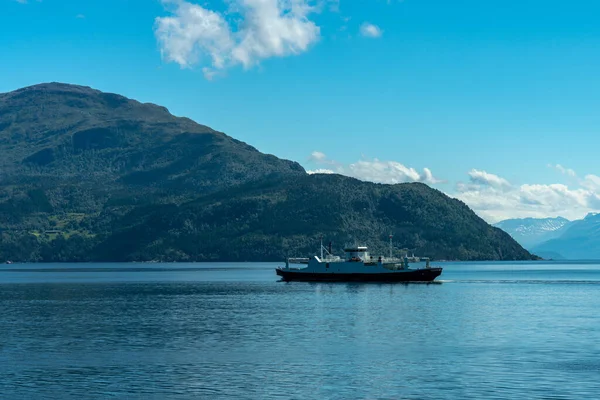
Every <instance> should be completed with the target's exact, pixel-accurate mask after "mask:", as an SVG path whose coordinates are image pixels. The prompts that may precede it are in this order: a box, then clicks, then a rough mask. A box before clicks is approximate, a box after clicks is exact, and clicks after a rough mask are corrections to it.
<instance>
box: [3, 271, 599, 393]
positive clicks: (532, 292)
mask: <svg viewBox="0 0 600 400" xmlns="http://www.w3.org/2000/svg"><path fill="white" fill-rule="evenodd" d="M276 265H278V264H272V263H239V264H232V263H219V264H50V265H48V264H28V265H23V264H21V265H3V266H0V310H1V312H0V327H1V329H0V382H2V385H0V397H2V398H11V399H12V398H17V399H18V398H27V399H29V398H61V399H62V398H106V397H116V398H177V399H187V398H210V399H213V398H236V399H237V398H249V399H274V398H282V399H288V398H297V399H307V398H314V399H325V398H328V399H329V398H331V399H398V398H404V399H422V398H428V399H453V398H461V399H462V398H511V399H513V398H528V399H532V398H540V399H541V398H554V399H556V398H596V397H598V396H600V324H598V317H597V315H598V311H597V310H598V309H600V296H598V293H599V289H600V264H598V263H594V262H579V263H576V262H573V263H568V264H565V263H562V264H561V263H551V262H548V263H541V262H531V263H443V264H441V265H442V266H443V267H444V273H443V274H442V276H441V277H440V278H441V282H440V283H434V284H373V283H370V284H360V283H352V284H343V283H341V284H340V283H283V282H278V279H277V277H276V276H275V273H274V271H273V268H274V267H275V266H276Z"/></svg>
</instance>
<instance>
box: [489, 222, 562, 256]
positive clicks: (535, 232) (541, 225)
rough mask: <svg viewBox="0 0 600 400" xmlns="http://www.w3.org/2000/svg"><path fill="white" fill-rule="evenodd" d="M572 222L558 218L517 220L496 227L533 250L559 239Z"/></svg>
mask: <svg viewBox="0 0 600 400" xmlns="http://www.w3.org/2000/svg"><path fill="white" fill-rule="evenodd" d="M570 222H571V221H569V220H568V219H566V218H563V217H557V218H516V219H507V220H504V221H501V222H498V223H497V224H494V226H496V227H498V228H500V229H502V230H503V231H505V232H506V233H508V234H509V235H510V236H512V237H513V239H515V240H516V241H517V242H519V243H520V244H521V246H523V247H525V248H526V249H531V248H533V247H535V246H537V245H538V244H540V243H543V242H545V241H547V240H550V239H554V238H557V237H559V236H560V235H561V233H562V232H563V231H564V229H565V228H566V227H567V226H568V225H569V223H570Z"/></svg>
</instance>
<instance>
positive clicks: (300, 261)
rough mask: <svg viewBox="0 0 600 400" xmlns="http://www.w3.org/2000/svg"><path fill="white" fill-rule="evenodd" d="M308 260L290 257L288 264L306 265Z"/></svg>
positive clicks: (306, 258)
mask: <svg viewBox="0 0 600 400" xmlns="http://www.w3.org/2000/svg"><path fill="white" fill-rule="evenodd" d="M309 260H310V259H309V258H308V257H291V258H288V262H289V263H290V264H308V261H309Z"/></svg>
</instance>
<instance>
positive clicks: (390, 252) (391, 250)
mask: <svg viewBox="0 0 600 400" xmlns="http://www.w3.org/2000/svg"><path fill="white" fill-rule="evenodd" d="M392 237H394V235H390V258H392Z"/></svg>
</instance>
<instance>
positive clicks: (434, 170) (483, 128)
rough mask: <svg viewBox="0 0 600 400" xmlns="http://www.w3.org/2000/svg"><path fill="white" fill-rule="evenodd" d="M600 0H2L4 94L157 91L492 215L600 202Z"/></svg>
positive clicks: (316, 165)
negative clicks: (75, 87)
mask: <svg viewBox="0 0 600 400" xmlns="http://www.w3.org/2000/svg"><path fill="white" fill-rule="evenodd" d="M599 15H600V2H598V1H585V0H573V1H570V2H565V1H555V0H544V1H541V0H503V1H499V0H487V1H481V0H457V1H442V0H319V1H309V0H226V1H223V0H207V1H195V0H189V1H184V0H162V1H161V0H103V1H86V2H82V1H80V0H77V1H75V0H0V77H1V78H0V92H8V91H12V90H15V89H18V88H20V87H24V86H29V85H33V84H37V83H42V82H64V83H73V84H79V85H85V86H91V87H94V88H96V89H99V90H103V91H107V92H114V93H119V94H122V95H125V96H127V97H130V98H134V99H136V100H139V101H143V102H152V103H156V104H161V105H164V106H166V107H167V108H168V109H169V110H170V111H171V112H172V113H173V114H175V115H180V116H187V117H190V118H192V119H194V120H195V121H197V122H199V123H202V124H205V125H208V126H210V127H212V128H214V129H216V130H219V131H222V132H225V133H227V134H229V135H230V136H233V137H235V138H237V139H239V140H243V141H245V142H247V143H249V144H251V145H253V146H254V147H256V148H257V149H258V150H260V151H262V152H265V153H269V154H275V155H277V156H278V157H281V158H286V159H290V160H294V161H297V162H299V163H300V164H301V165H303V166H304V167H305V168H306V169H307V170H308V171H311V172H319V173H328V172H335V173H342V174H345V175H349V176H354V177H356V178H359V179H363V180H370V181H374V182H383V183H400V182H411V181H421V182H425V183H427V184H428V185H430V186H432V187H434V188H436V189H439V190H441V191H443V192H445V193H447V194H448V195H450V196H453V197H456V198H458V199H460V200H462V201H464V202H465V203H466V204H468V205H469V206H470V207H471V208H473V209H474V210H475V212H477V213H478V214H479V215H480V216H481V217H483V218H484V219H486V220H487V221H488V222H497V221H499V220H502V219H506V218H516V217H540V218H541V217H555V216H559V215H560V216H563V217H566V218H569V219H576V218H582V217H583V216H585V215H586V214H587V213H589V212H594V211H598V210H600V160H599V159H598V150H599V149H600V112H599V110H600V107H599V106H600V74H599V73H598V71H600V24H598V22H597V20H598V16H599Z"/></svg>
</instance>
